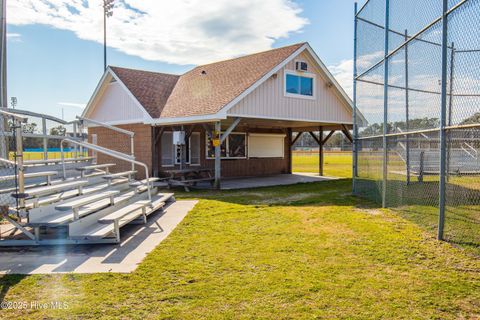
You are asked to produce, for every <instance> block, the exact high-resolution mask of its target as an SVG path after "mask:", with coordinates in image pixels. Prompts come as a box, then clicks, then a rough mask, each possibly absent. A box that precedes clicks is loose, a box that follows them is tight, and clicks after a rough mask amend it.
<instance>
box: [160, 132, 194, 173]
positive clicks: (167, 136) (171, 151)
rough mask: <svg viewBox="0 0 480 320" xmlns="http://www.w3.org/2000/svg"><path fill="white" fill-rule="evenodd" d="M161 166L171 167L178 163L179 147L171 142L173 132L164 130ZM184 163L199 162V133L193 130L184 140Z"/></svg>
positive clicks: (192, 163)
mask: <svg viewBox="0 0 480 320" xmlns="http://www.w3.org/2000/svg"><path fill="white" fill-rule="evenodd" d="M161 149H162V166H164V167H172V166H174V165H175V164H180V162H181V159H180V156H181V151H180V150H181V147H180V146H179V145H174V144H173V133H172V132H164V133H163V135H162V145H161ZM185 150H187V152H186V154H185V163H186V164H190V165H199V164H200V133H198V132H194V133H192V135H191V136H190V139H188V140H187V141H186V145H185Z"/></svg>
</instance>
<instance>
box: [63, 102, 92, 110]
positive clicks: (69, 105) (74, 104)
mask: <svg viewBox="0 0 480 320" xmlns="http://www.w3.org/2000/svg"><path fill="white" fill-rule="evenodd" d="M58 104H59V105H61V106H64V107H75V108H81V109H83V108H85V105H86V104H85V103H74V102H59V103H58Z"/></svg>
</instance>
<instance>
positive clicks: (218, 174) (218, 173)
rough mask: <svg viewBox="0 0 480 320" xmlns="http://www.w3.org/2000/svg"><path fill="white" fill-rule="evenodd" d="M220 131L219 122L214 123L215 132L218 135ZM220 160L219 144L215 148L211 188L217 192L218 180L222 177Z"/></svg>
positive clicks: (220, 150) (218, 188)
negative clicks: (213, 175)
mask: <svg viewBox="0 0 480 320" xmlns="http://www.w3.org/2000/svg"><path fill="white" fill-rule="evenodd" d="M221 130H222V125H221V123H220V121H218V122H215V131H216V132H219V133H220V132H221ZM220 135H221V134H220ZM221 158H222V144H221V143H219V144H218V146H216V147H215V182H214V183H213V187H214V188H215V189H217V190H220V180H221V177H222V172H221V170H222V163H221Z"/></svg>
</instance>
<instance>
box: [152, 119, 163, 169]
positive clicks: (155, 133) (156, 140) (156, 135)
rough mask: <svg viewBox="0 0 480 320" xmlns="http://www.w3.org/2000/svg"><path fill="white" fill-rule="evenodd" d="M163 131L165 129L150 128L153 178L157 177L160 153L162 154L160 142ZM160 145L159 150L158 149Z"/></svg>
mask: <svg viewBox="0 0 480 320" xmlns="http://www.w3.org/2000/svg"><path fill="white" fill-rule="evenodd" d="M164 131H165V127H160V128H158V127H155V126H154V127H152V144H153V146H152V152H153V161H152V162H153V164H152V166H153V176H154V177H158V175H159V171H160V170H159V169H160V161H159V159H160V157H159V155H160V153H161V152H162V150H161V141H162V135H163V132H164ZM159 144H160V148H159Z"/></svg>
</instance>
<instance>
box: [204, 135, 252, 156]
mask: <svg viewBox="0 0 480 320" xmlns="http://www.w3.org/2000/svg"><path fill="white" fill-rule="evenodd" d="M232 134H237V135H244V136H245V156H244V157H230V156H228V153H229V151H230V150H229V149H230V145H229V144H230V143H229V140H228V138H229V137H230V136H231V135H232ZM208 139H209V137H208V134H206V135H205V159H206V160H213V159H215V157H209V156H208ZM247 139H248V135H247V133H246V132H231V133H230V134H229V135H228V137H227V139H226V140H225V145H226V149H227V150H226V153H225V154H226V156H225V157H221V158H222V159H225V160H229V159H230V160H231V159H237V160H244V159H248V141H247Z"/></svg>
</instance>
